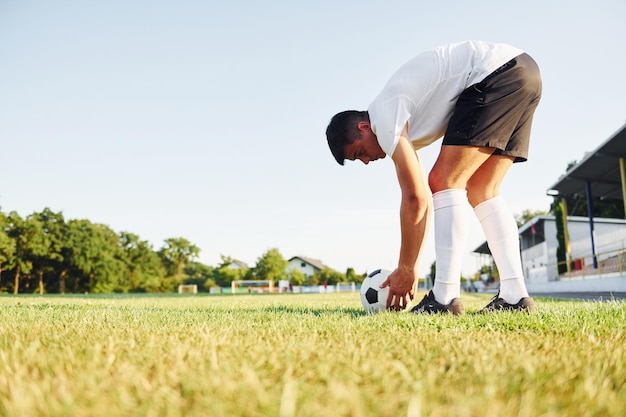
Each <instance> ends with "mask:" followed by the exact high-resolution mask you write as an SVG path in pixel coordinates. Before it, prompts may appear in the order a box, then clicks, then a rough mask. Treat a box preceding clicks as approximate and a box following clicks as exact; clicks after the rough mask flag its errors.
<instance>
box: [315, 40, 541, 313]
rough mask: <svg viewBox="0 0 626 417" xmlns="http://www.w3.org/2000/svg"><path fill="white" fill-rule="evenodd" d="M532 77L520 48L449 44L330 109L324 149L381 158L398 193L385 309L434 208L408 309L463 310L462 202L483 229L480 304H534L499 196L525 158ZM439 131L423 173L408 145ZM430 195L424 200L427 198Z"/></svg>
mask: <svg viewBox="0 0 626 417" xmlns="http://www.w3.org/2000/svg"><path fill="white" fill-rule="evenodd" d="M540 98H541V75H540V73H539V68H538V67H537V64H536V63H535V61H534V60H533V59H532V58H531V57H530V56H529V55H528V54H526V53H525V52H524V51H522V50H520V49H518V48H515V47H513V46H510V45H506V44H494V43H488V42H481V41H466V42H458V43H453V44H449V45H445V46H441V47H438V48H436V49H434V50H431V51H427V52H424V53H422V54H420V55H418V56H416V57H415V58H413V59H412V60H410V61H409V62H407V63H406V64H405V65H403V66H402V67H401V68H400V69H399V70H398V71H397V72H396V73H395V74H394V75H393V76H392V77H391V79H390V80H389V81H388V83H387V84H386V85H385V87H384V88H383V90H382V91H381V93H380V94H379V95H378V96H377V97H376V98H375V99H374V101H373V102H372V103H371V104H370V106H369V108H368V110H367V111H356V110H348V111H344V112H341V113H338V114H336V115H335V116H334V117H333V118H332V119H331V121H330V124H329V125H328V128H327V129H326V136H327V140H328V145H329V147H330V150H331V152H332V154H333V156H334V157H335V159H336V160H337V162H338V163H339V164H341V165H343V164H344V160H346V159H348V160H352V161H354V160H360V161H361V162H363V163H364V164H368V163H369V162H372V161H375V160H377V159H381V158H384V157H385V156H387V155H389V156H390V157H391V158H392V160H393V162H394V164H395V167H396V173H397V177H398V182H399V184H400V188H401V191H402V199H401V203H400V228H401V245H400V255H399V259H398V266H397V268H396V269H395V271H394V272H393V273H392V274H391V275H390V276H389V278H388V280H387V281H386V282H385V283H383V286H384V287H386V286H389V287H390V292H389V298H388V300H387V307H388V308H391V309H394V310H403V309H405V308H406V307H407V306H408V304H409V303H410V300H412V299H413V297H414V295H415V290H416V283H417V263H418V258H419V255H420V251H421V249H422V245H423V242H424V239H425V235H426V232H427V230H428V225H429V221H430V217H431V213H432V211H433V210H434V222H435V223H434V233H435V256H436V266H437V268H436V275H435V283H434V286H433V289H432V291H430V292H429V293H428V294H427V295H426V296H425V297H424V299H423V300H422V301H421V302H420V303H419V304H417V305H416V306H415V307H413V309H412V310H411V311H412V312H413V313H437V312H450V313H453V314H461V313H463V305H462V303H461V299H460V291H461V290H460V281H461V267H462V265H461V264H462V261H463V254H464V253H465V250H466V248H465V246H466V240H467V234H468V224H467V220H466V218H465V216H466V213H467V204H468V201H469V204H470V205H471V206H472V207H473V210H474V213H475V214H476V216H477V217H478V220H479V221H480V223H481V225H482V228H483V230H484V233H485V236H486V238H487V242H488V244H489V249H490V251H491V253H492V255H493V258H494V261H495V263H496V266H497V268H498V271H499V274H500V290H499V293H498V294H497V295H496V296H495V297H494V299H493V300H492V301H491V302H490V303H489V304H488V305H487V306H486V307H485V308H483V311H484V312H488V311H494V310H503V309H505V310H520V311H534V309H535V306H534V302H533V300H532V298H531V297H529V296H528V292H527V290H526V285H525V283H524V276H523V271H522V264H521V259H520V252H519V240H518V230H517V224H516V222H515V219H514V217H513V214H512V213H511V212H510V210H509V208H508V207H507V205H506V204H505V202H504V200H503V199H502V197H501V196H500V195H499V188H500V184H501V183H502V180H503V178H504V176H505V174H506V173H507V171H508V170H509V168H510V167H511V165H512V164H513V163H514V162H522V161H526V159H527V158H528V145H529V140H530V130H531V124H532V117H533V113H534V111H535V108H536V107H537V105H538V103H539V100H540ZM441 137H443V141H442V144H441V149H440V151H439V155H438V157H437V160H436V162H435V164H434V166H433V168H432V170H431V171H430V174H429V175H428V178H426V175H425V171H424V168H423V166H422V163H421V161H420V158H419V155H418V153H417V151H418V150H419V149H420V148H423V147H425V146H428V145H430V144H432V143H433V142H435V141H436V140H438V139H439V138H441ZM431 193H432V198H431Z"/></svg>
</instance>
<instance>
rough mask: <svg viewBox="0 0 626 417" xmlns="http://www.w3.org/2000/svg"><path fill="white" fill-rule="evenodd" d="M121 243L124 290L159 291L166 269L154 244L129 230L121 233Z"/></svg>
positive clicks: (122, 284) (122, 286)
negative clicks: (153, 246)
mask: <svg viewBox="0 0 626 417" xmlns="http://www.w3.org/2000/svg"><path fill="white" fill-rule="evenodd" d="M119 245H120V248H121V250H122V252H121V254H122V257H121V259H120V260H121V261H122V263H123V264H124V266H125V268H124V272H123V278H122V279H121V282H120V284H121V288H122V290H123V291H124V292H126V291H131V292H138V291H145V292H156V291H159V289H160V287H161V280H162V279H163V278H164V276H165V270H164V268H163V264H162V263H161V259H160V258H159V255H158V254H157V253H156V252H155V251H154V250H153V248H152V245H151V244H150V243H148V242H147V241H145V240H141V239H140V238H139V236H137V235H135V234H133V233H129V232H121V233H120V234H119Z"/></svg>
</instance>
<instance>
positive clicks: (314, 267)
mask: <svg viewBox="0 0 626 417" xmlns="http://www.w3.org/2000/svg"><path fill="white" fill-rule="evenodd" d="M324 268H325V265H324V264H323V263H322V261H320V260H318V259H312V258H307V257H304V256H294V257H293V258H291V259H289V261H288V263H287V269H286V270H287V273H289V272H291V271H293V270H297V271H300V272H302V273H303V274H304V276H306V277H307V278H308V277H310V276H312V275H315V274H316V273H318V272H320V271H321V270H322V269H324Z"/></svg>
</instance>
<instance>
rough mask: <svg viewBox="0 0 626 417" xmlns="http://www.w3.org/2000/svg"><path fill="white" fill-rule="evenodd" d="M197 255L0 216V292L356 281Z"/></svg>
mask: <svg viewBox="0 0 626 417" xmlns="http://www.w3.org/2000/svg"><path fill="white" fill-rule="evenodd" d="M199 254H200V249H199V248H198V247H197V246H196V245H194V244H193V243H191V242H190V241H188V240H187V239H185V238H183V237H177V238H169V239H165V241H164V242H163V245H162V247H160V248H158V249H155V248H154V247H153V245H152V244H150V243H149V242H148V241H146V240H142V239H141V238H140V237H139V236H138V235H136V234H133V233H130V232H120V233H116V232H115V231H113V230H112V229H111V228H110V227H109V226H107V225H104V224H97V223H92V222H91V221H89V220H85V219H68V220H66V219H65V218H64V216H63V213H62V212H54V211H52V210H50V209H49V208H45V209H44V210H42V211H41V212H35V213H33V214H31V215H28V216H26V217H22V216H20V215H19V214H18V213H17V212H15V211H11V212H10V213H8V214H6V213H4V212H2V211H0V292H10V293H13V294H18V293H22V292H25V293H40V294H43V293H60V294H65V293H128V292H173V291H175V290H176V289H177V288H178V285H180V284H196V285H198V289H199V291H209V290H210V288H211V287H218V286H219V287H223V286H230V284H231V283H232V281H233V280H247V279H263V280H272V281H279V280H282V279H289V280H291V282H292V283H293V285H317V284H320V283H323V282H326V283H327V284H330V285H333V284H336V283H338V282H360V281H361V280H362V279H363V277H364V275H357V274H356V273H355V272H354V269H352V268H349V269H348V270H347V271H346V273H345V274H343V273H340V272H337V271H334V270H332V269H330V268H325V269H323V270H322V271H320V272H318V273H317V274H315V275H313V276H308V277H307V276H304V274H302V273H301V272H300V271H291V272H288V271H287V264H288V262H287V261H286V260H285V259H284V258H283V256H282V255H281V253H280V252H279V251H278V249H275V248H274V249H270V250H268V251H267V252H266V253H264V254H263V255H261V256H260V257H259V258H258V260H257V263H256V265H255V266H253V267H247V266H245V264H243V263H242V262H238V261H237V260H236V259H234V258H232V257H230V256H224V255H222V256H221V263H220V264H219V265H217V266H215V267H214V266H209V265H205V264H202V263H201V262H198V261H197V258H198V256H199Z"/></svg>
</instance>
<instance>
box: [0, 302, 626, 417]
mask: <svg viewBox="0 0 626 417" xmlns="http://www.w3.org/2000/svg"><path fill="white" fill-rule="evenodd" d="M422 295H423V293H420V294H418V297H420V298H421V296H422ZM463 297H464V303H465V307H466V311H468V313H467V314H465V315H464V316H462V317H452V316H448V315H443V316H442V315H439V316H413V315H411V314H407V313H400V314H396V313H383V314H378V315H371V316H370V315H366V314H365V313H364V312H363V310H362V308H361V305H360V300H359V296H358V293H336V294H273V295H256V294H253V295H236V296H232V295H168V296H93V295H88V296H18V297H14V296H1V297H0V415H1V416H12V417H13V416H33V417H34V416H280V417H287V416H325V417H334V416H532V417H536V416H576V417H582V416H623V415H626V353H625V345H626V334H625V333H626V304H625V303H623V302H616V301H611V302H601V303H600V302H575V301H557V300H549V299H536V301H537V304H538V310H539V312H538V314H534V315H526V314H513V313H499V314H490V315H480V314H475V313H473V312H476V311H478V310H479V309H480V308H481V307H482V306H483V305H484V304H486V303H487V302H488V301H489V296H488V295H482V294H481V295H469V294H466V295H464V296H463Z"/></svg>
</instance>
